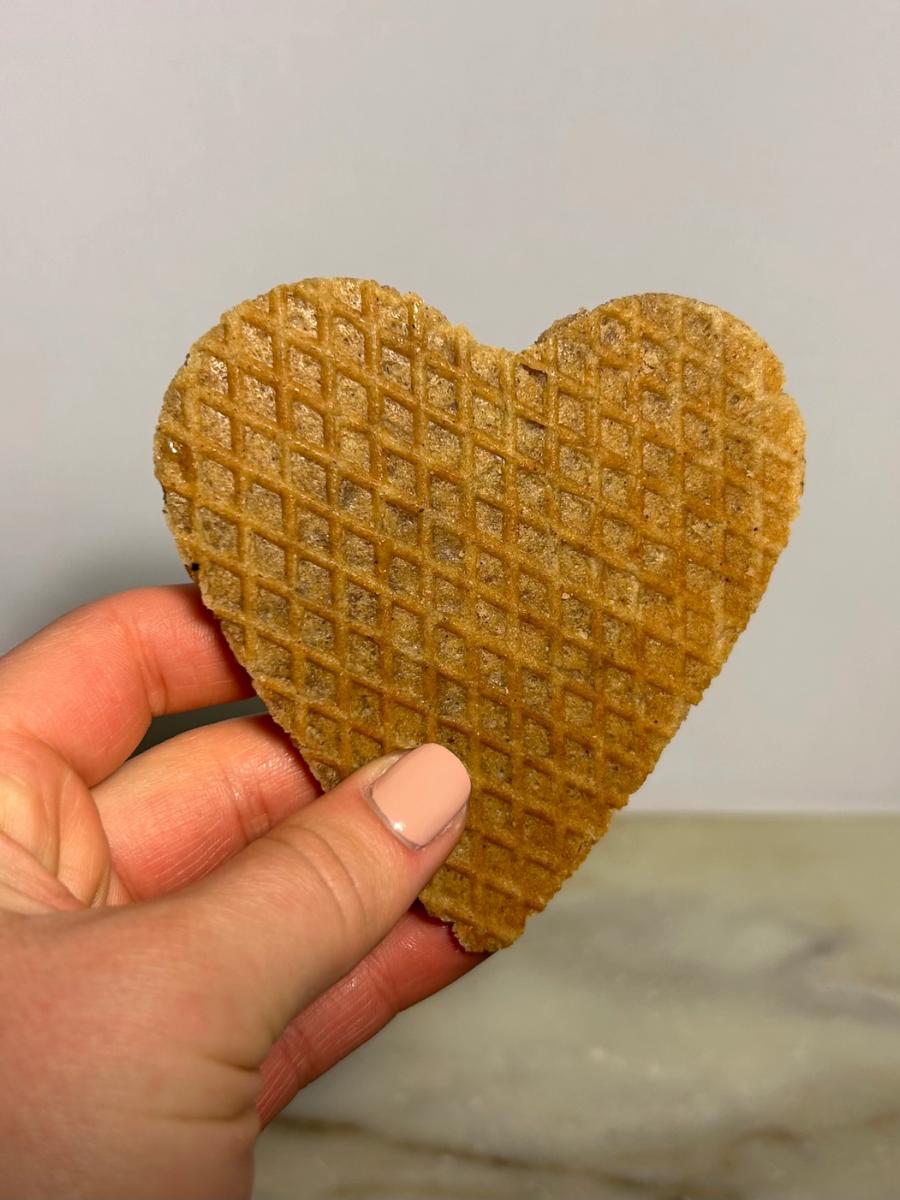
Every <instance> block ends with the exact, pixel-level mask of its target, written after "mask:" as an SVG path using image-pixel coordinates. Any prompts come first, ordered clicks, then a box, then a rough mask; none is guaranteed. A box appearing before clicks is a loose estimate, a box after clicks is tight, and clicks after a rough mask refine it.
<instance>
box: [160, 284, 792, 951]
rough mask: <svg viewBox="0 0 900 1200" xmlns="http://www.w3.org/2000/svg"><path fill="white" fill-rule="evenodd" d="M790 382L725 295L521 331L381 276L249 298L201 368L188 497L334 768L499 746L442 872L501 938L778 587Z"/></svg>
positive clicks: (172, 486) (245, 613)
mask: <svg viewBox="0 0 900 1200" xmlns="http://www.w3.org/2000/svg"><path fill="white" fill-rule="evenodd" d="M782 382H783V372H782V369H781V365H780V363H779V362H778V360H777V359H776V358H775V356H774V355H773V354H772V352H771V351H770V350H769V349H768V347H767V346H766V345H765V343H764V342H763V341H762V340H761V339H760V338H759V337H758V336H757V335H756V334H755V333H753V331H752V330H750V329H749V328H748V327H747V326H746V325H743V324H741V322H740V321H737V320H736V319H735V318H734V317H731V316H729V315H728V314H726V313H723V312H721V311H720V310H719V309H716V308H713V307H712V306H710V305H708V304H701V303H699V302H697V301H694V300H686V299H682V298H680V297H677V296H667V295H644V296H632V297H629V298H627V299H624V300H615V301H612V302H611V303H609V304H604V305H602V306H601V307H599V308H596V309H594V310H592V311H590V312H586V311H581V312H579V313H577V314H576V315H575V316H572V317H568V318H566V319H565V320H563V321H559V322H557V323H556V324H555V325H553V326H552V327H551V328H550V329H549V330H548V331H547V332H546V333H545V334H544V335H543V336H542V337H540V338H539V339H538V341H537V342H536V343H535V344H534V345H533V346H531V347H530V348H529V349H528V350H525V351H523V352H522V353H521V354H512V353H510V352H508V351H505V350H496V349H493V348H491V347H488V346H482V345H480V344H479V343H478V342H476V341H475V339H474V338H473V337H472V336H471V335H470V334H469V333H468V332H467V331H466V330H465V329H464V328H462V327H461V326H458V325H451V324H450V323H449V322H448V321H447V320H446V319H445V318H444V317H443V316H442V315H441V314H440V313H439V312H437V311H435V309H433V308H429V307H428V306H427V305H426V304H424V303H423V302H422V301H421V300H420V299H419V298H418V297H417V296H414V295H400V294H399V293H398V292H396V291H393V290H392V289H389V288H385V287H381V286H379V285H378V284H375V283H369V282H360V281H358V280H352V279H311V280H305V281H304V282H302V283H298V284H293V285H290V286H285V287H277V288H275V289H274V290H273V291H271V292H269V293H268V294H267V295H265V296H260V297H258V298H257V299H255V300H249V301H247V302H245V303H243V304H239V305H238V306H237V307H236V308H234V309H232V310H231V311H230V312H228V313H226V314H225V316H224V317H223V318H222V320H221V323H220V324H219V325H217V326H216V327H215V328H214V329H212V330H210V332H209V333H207V334H205V335H204V336H203V337H202V338H200V340H199V341H198V342H197V343H196V344H195V345H194V346H193V348H192V349H191V352H190V354H189V355H188V358H187V361H186V362H185V365H184V366H183V367H182V368H181V370H180V371H179V372H178V374H177V375H176V376H175V379H174V380H173V382H172V385H171V386H170V388H169V390H168V392H167V393H166V397H165V402H164V404H163V410H162V415H161V417H160V423H159V428H158V431H157V436H156V454H155V461H156V472H157V476H158V478H159V480H160V482H161V483H162V486H163V489H164V491H165V506H166V519H167V521H168V524H169V527H170V529H171V530H172V533H173V534H174V535H175V540H176V543H177V545H178V550H179V553H180V554H181V557H182V559H183V560H184V562H185V564H186V565H187V566H188V569H189V570H190V572H191V574H192V576H193V578H194V579H195V580H196V581H197V582H198V584H199V585H200V589H201V592H202V595H203V599H204V601H205V603H206V604H207V605H208V606H209V608H210V609H211V610H212V611H213V612H214V613H215V614H216V616H217V617H218V618H219V619H220V621H221V623H222V628H223V630H224V632H225V636H226V637H227V639H228V642H229V644H230V645H231V647H232V649H233V651H234V653H235V655H236V656H237V658H238V659H239V661H240V662H241V663H242V664H243V665H244V666H245V667H246V668H247V670H248V671H249V672H250V674H251V676H252V678H253V681H254V685H255V687H256V689H257V691H258V692H259V695H260V696H261V697H262V699H263V700H264V701H265V703H266V705H267V706H268V708H269V710H270V712H271V713H272V715H273V717H274V718H275V720H276V721H278V722H279V724H281V725H282V726H283V727H284V728H285V729H286V730H287V731H288V733H289V734H290V735H291V737H292V739H293V740H294V742H295V743H296V745H297V746H298V748H299V749H300V750H301V752H302V753H303V754H304V756H305V757H306V759H307V761H308V762H309V764H310V767H311V768H312V770H313V772H314V774H315V775H316V777H317V778H318V779H319V780H320V782H321V783H322V784H323V785H324V786H326V787H329V786H332V785H333V784H334V783H336V782H337V781H338V780H339V779H341V778H342V777H343V776H345V775H346V774H348V773H349V772H350V771H351V770H353V769H354V768H355V767H358V766H360V765H362V764H363V763H365V762H367V761H368V760H370V759H372V758H374V757H376V756H378V755H381V754H385V753H389V752H391V751H394V750H397V749H402V748H407V747H411V746H414V745H417V744H419V743H421V742H425V741H434V742H441V743H443V744H444V745H446V746H449V747H450V748H451V749H452V750H453V751H455V753H456V754H458V755H459V757H460V758H461V759H462V760H463V761H464V762H465V764H466V766H467V767H468V769H469V772H470V774H471V777H472V783H473V790H472V797H471V801H470V806H469V818H468V823H467V827H466V831H465V833H464V835H463V838H462V840H461V842H460V844H459V846H458V847H457V849H456V850H455V851H454V853H453V854H452V856H451V857H450V859H449V860H448V862H447V864H446V865H445V866H444V867H442V868H441V870H440V871H438V873H437V875H436V876H435V877H434V879H433V880H432V881H431V883H430V884H429V885H428V887H427V888H426V889H425V891H424V892H423V894H422V899H423V900H424V902H425V905H426V907H427V908H428V910H429V911H430V912H432V913H434V914H436V915H437V916H439V917H441V918H443V919H444V920H447V921H452V922H453V925H454V928H455V930H456V933H457V936H458V937H459V939H460V941H461V942H462V944H463V945H464V946H466V947H468V948H469V949H472V950H483V949H496V948H498V947H501V946H506V945H509V943H510V942H512V941H514V940H515V938H516V937H518V935H519V934H520V933H521V932H522V929H523V928H524V925H525V921H526V920H527V918H528V917H529V916H530V915H531V914H532V913H533V912H536V911H538V910H540V909H542V908H543V907H544V905H545V904H546V903H547V901H548V900H549V899H550V897H551V896H552V895H553V894H554V892H556V890H557V889H558V888H559V886H560V884H561V883H562V881H563V880H564V879H565V878H566V877H567V876H568V875H570V874H571V872H572V871H573V870H574V869H575V868H576V867H577V866H578V864H579V863H580V862H581V860H582V859H583V858H584V856H585V855H586V853H587V852H588V850H589V849H590V847H591V846H592V845H593V843H594V842H595V841H596V840H597V839H598V838H599V837H600V836H601V835H602V834H603V832H604V830H605V828H606V825H607V822H608V820H609V816H610V814H611V812H612V811H613V810H614V809H616V808H620V807H621V806H622V805H623V804H624V803H625V801H626V800H627V798H628V796H629V795H630V794H631V793H632V792H633V791H635V789H636V788H638V787H639V786H640V785H641V783H642V782H643V780H644V779H645V777H646V776H647V774H648V773H649V772H650V771H651V770H652V769H653V767H654V765H655V763H656V761H657V759H658V758H659V755H660V753H661V751H662V749H663V747H664V746H665V745H666V743H667V741H668V740H669V738H671V737H672V735H673V734H674V733H675V731H676V729H677V728H678V726H679V725H680V723H681V721H682V720H683V718H684V716H685V714H686V712H687V710H688V707H689V705H690V704H694V703H696V702H697V701H698V700H699V699H700V697H701V695H702V693H703V690H704V688H705V687H706V686H707V684H708V683H709V682H710V680H711V679H712V678H713V676H715V675H716V674H717V672H718V671H719V669H720V668H721V666H722V664H723V663H724V662H725V659H726V658H727V657H728V653H729V651H730V650H731V647H732V646H733V645H734V642H735V639H736V638H737V636H738V634H739V633H740V632H741V630H742V629H743V628H744V626H745V625H746V623H747V620H748V619H749V617H750V614H751V613H752V612H753V610H754V609H755V608H756V605H757V603H758V602H759V599H760V597H761V596H762V593H763V590H764V589H765V586H766V583H767V581H768V578H769V575H770V573H771V570H772V567H773V566H774V564H775V560H776V559H777V557H778V555H779V554H780V552H781V550H782V549H783V547H784V545H785V543H786V542H787V538H788V528H789V524H790V522H791V520H792V519H793V518H794V516H795V515H796V512H797V507H798V500H799V497H800V492H801V487H802V480H803V424H802V421H801V419H800V415H799V413H798V411H797V408H796V405H795V404H794V402H793V401H792V400H791V399H790V398H789V397H787V396H786V395H784V394H783V392H782Z"/></svg>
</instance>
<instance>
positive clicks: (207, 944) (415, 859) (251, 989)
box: [172, 744, 470, 1054]
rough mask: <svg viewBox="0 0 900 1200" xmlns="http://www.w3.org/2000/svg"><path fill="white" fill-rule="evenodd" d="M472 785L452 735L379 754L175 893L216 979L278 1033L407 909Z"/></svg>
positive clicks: (461, 814)
mask: <svg viewBox="0 0 900 1200" xmlns="http://www.w3.org/2000/svg"><path fill="white" fill-rule="evenodd" d="M469 788H470V783H469V776H468V773H467V772H466V769H465V767H464V766H463V765H462V763H461V762H460V761H459V759H458V758H457V757H456V756H455V755H454V754H452V753H451V752H450V751H449V750H447V749H445V748H444V747H443V746H438V745H431V744H429V745H425V746H419V747H418V748H417V749H415V750H413V751H410V752H409V753H406V754H403V755H393V756H390V757H387V758H381V759H376V760H375V761H374V762H371V763H369V764H368V765H367V766H365V767H362V768H361V769H360V770H358V771H356V772H355V773H354V774H353V775H351V776H349V777H348V778H347V779H345V780H343V781H342V782H341V783H340V784H338V786H337V787H335V788H334V789H333V790H332V791H330V792H328V793H326V794H325V795H323V796H320V797H319V799H317V800H315V801H313V803H312V804H309V805H307V806H306V807H305V808H303V809H302V810H301V811H300V812H298V813H296V814H295V815H294V816H292V817H290V818H289V819H288V820H286V821H284V822H283V823H282V824H281V825H278V826H276V828H275V829H273V830H271V831H270V832H269V833H268V834H266V835H265V836H264V837H262V838H259V839H258V840H257V841H255V842H253V843H251V845H249V846H247V847H246V849H244V850H242V851H241V852H240V854H238V855H236V856H235V857H234V858H233V859H231V860H230V861H229V862H228V863H226V864H225V865H224V866H222V867H220V868H219V869H218V870H216V871H215V872H213V873H212V874H211V875H209V876H207V877H206V878H205V879H203V880H201V881H200V882H198V883H197V884H195V885H193V886H192V887H190V888H188V889H185V891H184V892H182V893H180V895H178V896H177V897H173V898H172V904H173V906H176V907H178V908H180V910H181V916H182V918H184V919H185V923H187V924H189V926H190V933H191V936H190V939H189V940H190V944H191V961H192V965H193V966H194V967H195V968H196V969H198V970H200V971H201V972H202V973H203V976H202V978H203V983H204V985H205V988H209V989H216V990H215V991H214V992H212V993H211V994H213V995H217V996H219V997H221V998H222V999H223V1000H224V1001H226V1005H225V1006H226V1008H227V1009H228V1010H229V1011H231V1012H235V1011H236V1012H240V1013H241V1014H243V1015H244V1016H245V1017H246V1016H251V1017H255V1018H257V1019H261V1022H262V1028H264V1029H265V1031H266V1036H267V1038H268V1039H269V1040H270V1042H274V1040H275V1039H276V1038H277V1037H278V1035H279V1034H280V1033H281V1031H282V1030H283V1028H284V1027H285V1026H286V1025H287V1024H288V1022H289V1021H290V1020H291V1019H292V1018H293V1017H294V1016H295V1015H296V1014H297V1013H298V1012H299V1011H300V1010H301V1009H303V1008H305V1007H306V1005H307V1004H309V1003H310V1001H311V1000H313V999H314V998H315V997H316V996H317V995H319V994H320V993H321V992H323V991H324V990H325V989H326V988H328V987H330V986H331V984H333V983H335V982H336V981H337V980H338V979H341V978H342V977H343V976H344V975H346V974H347V973H348V972H349V971H350V970H352V969H353V967H354V966H356V964H357V963H358V962H359V961H360V960H361V959H362V958H364V957H365V955H366V954H368V952H369V951H370V950H371V949H372V948H373V947H374V946H376V945H377V944H378V943H379V942H380V941H381V940H382V939H383V938H384V937H385V936H386V935H387V934H388V933H389V932H390V930H391V929H392V928H393V927H394V925H396V923H397V922H398V921H399V920H400V918H401V917H402V916H403V914H404V913H405V912H406V910H407V909H408V908H409V906H410V904H411V903H412V902H413V900H414V899H415V897H416V896H417V894H418V893H419V892H420V891H421V889H422V887H423V886H424V885H425V884H426V883H427V882H428V880H429V879H430V878H431V876H432V875H433V874H434V872H435V871H436V870H437V868H438V867H439V866H440V865H441V863H442V862H443V861H444V859H445V858H446V857H447V855H448V854H449V853H450V851H451V850H452V849H453V847H454V846H455V845H456V842H457V841H458V839H459V836H460V834H461V833H462V829H463V825H464V824H465V807H466V802H467V801H468V798H469ZM207 994H210V993H209V992H207ZM253 1024H254V1025H255V1024H256V1022H255V1021H254V1022H253ZM257 1028H259V1026H257ZM268 1048H269V1044H268V1043H267V1044H266V1045H261V1046H260V1052H261V1054H265V1053H266V1052H267V1051H268Z"/></svg>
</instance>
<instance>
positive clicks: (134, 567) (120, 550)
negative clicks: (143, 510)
mask: <svg viewBox="0 0 900 1200" xmlns="http://www.w3.org/2000/svg"><path fill="white" fill-rule="evenodd" d="M187 581H188V580H187V574H186V572H185V570H184V567H183V566H182V564H181V560H180V559H179V558H178V556H177V554H176V553H175V550H174V547H167V546H164V545H153V546H148V547H136V546H133V545H132V546H121V547H117V548H115V549H113V548H109V549H108V550H107V551H106V552H102V553H99V554H98V555H97V556H95V557H94V558H93V559H89V558H85V559H84V560H83V561H82V562H80V563H78V564H77V566H75V568H74V569H73V570H71V571H69V572H68V573H63V572H60V573H59V574H57V575H53V576H50V577H49V578H47V579H45V580H43V581H42V586H41V587H40V588H36V589H35V591H34V594H33V595H32V596H30V597H29V598H28V600H27V602H26V601H23V602H22V605H21V607H20V609H19V611H18V612H14V613H13V614H10V618H11V619H10V627H11V630H10V632H11V634H12V636H11V638H10V642H9V645H8V646H4V647H0V653H2V652H3V651H5V650H7V649H11V648H12V646H13V645H16V644H18V643H19V642H21V641H24V639H25V638H27V637H30V636H31V635H32V634H33V633H36V632H37V631H38V630H39V629H43V628H44V626H45V625H49V624H50V622H51V621H55V620H56V619H57V618H58V617H61V616H62V615H63V614H64V613H67V612H71V610H72V609H73V608H78V607H79V606H80V605H82V604H87V603H88V602H89V601H91V600H99V599H100V598H101V597H102V596H109V595H112V594H113V593H114V592H122V591H127V590H128V589H129V588H138V587H154V586H158V585H160V584H170V583H186V582H187ZM265 711H266V709H265V705H264V704H263V702H262V701H261V700H259V699H258V698H257V697H255V696H254V697H252V698H251V699H249V700H238V701H236V702H235V703H233V704H216V705H213V706H212V707H210V708H199V709H196V710H195V711H194V712H187V713H171V714H169V715H168V716H164V717H156V718H155V719H154V721H153V722H152V724H151V726H150V728H149V729H148V730H147V733H146V734H145V736H144V738H143V740H142V741H141V744H140V745H139V746H138V748H137V749H136V750H135V752H134V753H135V754H140V753H141V751H143V750H147V749H149V748H150V747H151V746H155V745H157V744H158V743H159V742H164V741H166V740H167V739H168V738H171V737H175V736H176V735H177V734H179V733H184V732H185V731H186V730H188V729H197V728H198V727H199V726H201V725H212V724H214V723H215V722H216V721H225V720H228V718H230V717H242V716H249V715H251V714H253V713H263V712H265Z"/></svg>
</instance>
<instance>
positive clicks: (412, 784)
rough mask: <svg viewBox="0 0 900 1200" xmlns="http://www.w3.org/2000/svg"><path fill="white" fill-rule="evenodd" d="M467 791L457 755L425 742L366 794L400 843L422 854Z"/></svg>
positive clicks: (459, 806) (461, 804) (465, 773)
mask: <svg viewBox="0 0 900 1200" xmlns="http://www.w3.org/2000/svg"><path fill="white" fill-rule="evenodd" d="M471 786H472V785H471V782H470V780H469V773H468V771H467V770H466V768H465V767H464V766H463V765H462V763H461V762H460V761H459V759H458V758H457V757H456V755H455V754H453V753H451V751H449V750H447V749H446V748H445V747H444V746H437V745H434V744H433V743H429V744H428V745H426V746H419V747H417V748H416V749H415V750H411V751H410V752H409V753H408V754H404V755H403V757H402V758H399V759H397V761H396V762H395V763H394V764H393V765H392V766H390V767H388V769H387V770H386V771H385V773H384V774H383V775H379V776H378V778H377V779H376V780H375V782H374V783H373V784H372V785H371V787H370V789H369V802H370V803H371V805H372V807H373V808H374V809H375V811H376V812H377V813H378V815H379V816H380V817H381V819H382V820H383V821H384V823H385V825H387V827H388V829H390V830H392V832H393V833H395V834H396V835H397V837H398V838H399V839H400V841H401V842H405V843H406V845H407V846H411V847H412V848H413V849H414V850H421V849H422V848H423V847H424V846H427V845H428V843H429V842H433V841H434V839H435V838H436V837H437V836H438V834H439V833H443V831H444V830H445V829H446V828H447V826H448V825H449V824H450V823H451V821H452V820H453V818H454V817H455V816H456V815H457V813H458V812H460V810H461V809H463V808H464V807H465V805H466V802H467V801H468V799H469V792H470V790H471Z"/></svg>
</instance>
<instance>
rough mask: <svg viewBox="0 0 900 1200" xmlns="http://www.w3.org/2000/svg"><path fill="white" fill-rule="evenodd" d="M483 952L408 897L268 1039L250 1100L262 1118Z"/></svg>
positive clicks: (478, 959)
mask: <svg viewBox="0 0 900 1200" xmlns="http://www.w3.org/2000/svg"><path fill="white" fill-rule="evenodd" d="M487 957H488V956H487V955H486V954H470V953H469V951H467V950H463V948H462V947H461V946H460V944H459V942H457V940H456V938H455V937H454V936H453V933H452V931H451V929H450V926H449V925H445V924H444V923H443V921H438V920H436V919H435V918H434V917H430V916H428V914H427V913H426V912H425V910H424V909H423V908H422V906H421V905H420V904H418V903H416V904H414V905H413V907H412V908H411V909H410V910H409V912H408V913H407V914H406V916H404V917H403V919H402V920H401V921H400V922H399V924H398V925H396V926H395V928H394V929H393V930H392V931H391V932H390V933H389V934H388V936H387V937H386V938H385V939H384V941H383V942H382V943H381V944H380V945H379V946H376V948H375V949H374V950H373V951H372V952H371V953H370V954H368V955H367V956H366V957H365V958H364V959H363V960H362V962H361V963H360V964H359V966H357V967H356V968H355V969H354V970H353V971H351V972H350V974H349V975H346V976H345V977H344V978H343V979H342V980H340V981H339V982H338V983H336V984H335V985H334V986H333V987H331V988H329V989H328V991H327V992H324V993H323V994H322V995H321V996H319V997H318V999H316V1000H314V1001H313V1003H312V1004H310V1005H309V1007H308V1008H306V1009H304V1011H303V1012H302V1013H300V1015H299V1016H298V1017H295V1018H294V1020H293V1021H292V1022H291V1023H290V1025H288V1027H287V1029H286V1030H285V1031H284V1033H283V1034H282V1035H281V1037H280V1038H279V1039H278V1041H277V1042H276V1043H275V1045H274V1046H273V1047H272V1050H271V1051H270V1052H269V1055H268V1057H267V1058H266V1060H265V1062H264V1063H263V1066H262V1077H263V1086H262V1091H261V1093H260V1097H259V1100H258V1101H257V1108H258V1109H259V1115H260V1120H261V1121H262V1124H263V1125H264V1126H265V1125H267V1124H268V1123H269V1121H271V1120H272V1118H273V1117H275V1116H277V1115H278V1113H279V1112H280V1111H281V1109H282V1108H284V1106H285V1105H286V1104H288V1103H289V1102H290V1101H291V1100H292V1099H293V1098H294V1096H295V1095H296V1094H297V1092H299V1091H300V1090H301V1088H304V1087H306V1085H307V1084H308V1083H312V1081H313V1080H314V1079H318V1077H319V1076H320V1075H322V1074H324V1073H325V1071H327V1070H328V1069H329V1068H330V1067H333V1066H334V1065H335V1063H337V1062H340V1060H341V1059H342V1058H345V1057H346V1056H347V1055H348V1054H350V1053H351V1051H353V1050H355V1049H356V1048H357V1047H358V1046H361V1045H362V1044H363V1043H364V1042H367V1041H368V1040H369V1038H371V1037H374V1036H375V1034H376V1033H378V1031H379V1030H380V1029H383V1028H384V1026H385V1025H387V1024H388V1022H389V1021H391V1020H392V1019H393V1018H394V1017H395V1016H396V1015H397V1013H400V1012H402V1011H403V1010H404V1009H406V1008H410V1007H411V1006H412V1005H413V1004H417V1003H418V1002H419V1001H420V1000H424V999H426V998H427V997H428V996H431V995H433V994H434V993H435V992H439V991H440V990H441V988H444V987H446V986H447V985H448V984H450V983H453V982H454V980H456V979H459V978H460V977H461V976H462V975H465V974H466V973H467V972H468V971H471V969H472V968H473V967H475V966H477V965H478V963H480V962H481V961H482V960H483V959H485V958H487Z"/></svg>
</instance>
